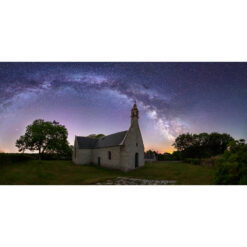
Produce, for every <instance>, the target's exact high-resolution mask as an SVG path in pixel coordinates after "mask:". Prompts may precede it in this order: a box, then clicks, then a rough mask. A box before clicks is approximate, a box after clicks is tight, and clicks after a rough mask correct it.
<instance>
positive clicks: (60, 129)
mask: <svg viewBox="0 0 247 247" xmlns="http://www.w3.org/2000/svg"><path fill="white" fill-rule="evenodd" d="M67 138H68V131H67V129H66V128H65V126H63V125H60V124H59V123H58V122H56V121H53V122H49V121H47V122H46V121H44V120H43V119H37V120H35V121H34V122H33V123H32V124H31V125H28V126H27V127H26V133H25V134H24V135H23V136H20V138H19V139H18V140H17V141H16V147H18V149H19V152H24V151H25V150H27V149H28V150H30V151H38V153H39V157H40V158H42V155H43V154H45V153H46V154H63V155H64V154H67V153H68V152H70V147H69V144H68V141H67Z"/></svg>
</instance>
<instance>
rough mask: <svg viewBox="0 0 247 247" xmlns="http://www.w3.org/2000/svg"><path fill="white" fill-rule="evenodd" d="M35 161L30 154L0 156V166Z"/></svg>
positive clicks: (3, 154)
mask: <svg viewBox="0 0 247 247" xmlns="http://www.w3.org/2000/svg"><path fill="white" fill-rule="evenodd" d="M32 159H35V158H34V157H33V156H32V155H30V154H12V153H10V154H5V153H2V154H0V165H4V164H11V163H18V162H25V161H28V160H32Z"/></svg>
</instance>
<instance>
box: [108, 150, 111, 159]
mask: <svg viewBox="0 0 247 247" xmlns="http://www.w3.org/2000/svg"><path fill="white" fill-rule="evenodd" d="M108 159H109V160H111V151H108Z"/></svg>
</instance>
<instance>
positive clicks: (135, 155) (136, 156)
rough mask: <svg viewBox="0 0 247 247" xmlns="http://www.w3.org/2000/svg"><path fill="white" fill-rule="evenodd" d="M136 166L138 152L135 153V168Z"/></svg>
mask: <svg viewBox="0 0 247 247" xmlns="http://www.w3.org/2000/svg"><path fill="white" fill-rule="evenodd" d="M137 167H138V153H136V154H135V168H137Z"/></svg>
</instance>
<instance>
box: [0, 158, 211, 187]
mask: <svg viewBox="0 0 247 247" xmlns="http://www.w3.org/2000/svg"><path fill="white" fill-rule="evenodd" d="M116 177H134V178H145V179H159V180H176V181H177V183H176V184H184V185H196V184H198V185H200V184H201V185H208V184H212V183H213V177H214V169H213V168H208V167H202V166H196V165H190V164H183V163H173V162H156V163H152V164H146V165H145V167H142V168H139V169H137V170H134V171H131V172H127V173H124V172H121V171H117V170H111V169H107V168H102V167H96V166H80V165H74V164H73V163H72V162H71V161H60V160H57V161H38V160H33V161H28V162H23V163H16V164H9V165H1V166H0V184H1V185H17V184H20V185H82V184H96V183H97V182H103V181H105V180H107V179H113V178H116Z"/></svg>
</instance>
